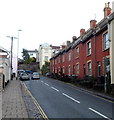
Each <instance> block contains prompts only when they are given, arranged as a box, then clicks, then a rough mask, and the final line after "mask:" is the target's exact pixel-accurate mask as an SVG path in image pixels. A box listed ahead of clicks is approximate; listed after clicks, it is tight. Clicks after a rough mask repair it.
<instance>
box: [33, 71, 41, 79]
mask: <svg viewBox="0 0 114 120" xmlns="http://www.w3.org/2000/svg"><path fill="white" fill-rule="evenodd" d="M32 79H40V76H39V73H38V72H33V74H32Z"/></svg>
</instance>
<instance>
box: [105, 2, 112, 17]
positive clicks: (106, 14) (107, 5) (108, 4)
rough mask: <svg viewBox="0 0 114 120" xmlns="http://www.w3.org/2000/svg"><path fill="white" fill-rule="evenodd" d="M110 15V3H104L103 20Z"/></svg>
mask: <svg viewBox="0 0 114 120" xmlns="http://www.w3.org/2000/svg"><path fill="white" fill-rule="evenodd" d="M110 13H111V8H110V2H108V3H105V8H104V18H105V17H106V16H108V15H109V14H110Z"/></svg>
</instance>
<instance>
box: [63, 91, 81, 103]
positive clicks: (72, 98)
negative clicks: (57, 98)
mask: <svg viewBox="0 0 114 120" xmlns="http://www.w3.org/2000/svg"><path fill="white" fill-rule="evenodd" d="M62 94H63V95H64V96H66V97H68V98H70V99H71V100H73V101H75V102H77V103H80V101H78V100H75V99H74V98H72V97H70V96H68V95H67V94H65V93H62Z"/></svg>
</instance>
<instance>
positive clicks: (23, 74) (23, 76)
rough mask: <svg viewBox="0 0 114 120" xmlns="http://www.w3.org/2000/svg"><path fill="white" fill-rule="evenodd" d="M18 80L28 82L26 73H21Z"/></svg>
mask: <svg viewBox="0 0 114 120" xmlns="http://www.w3.org/2000/svg"><path fill="white" fill-rule="evenodd" d="M20 80H29V75H28V74H27V73H21V75H20Z"/></svg>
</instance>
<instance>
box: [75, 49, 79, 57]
mask: <svg viewBox="0 0 114 120" xmlns="http://www.w3.org/2000/svg"><path fill="white" fill-rule="evenodd" d="M78 57H79V47H77V48H76V58H78Z"/></svg>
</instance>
